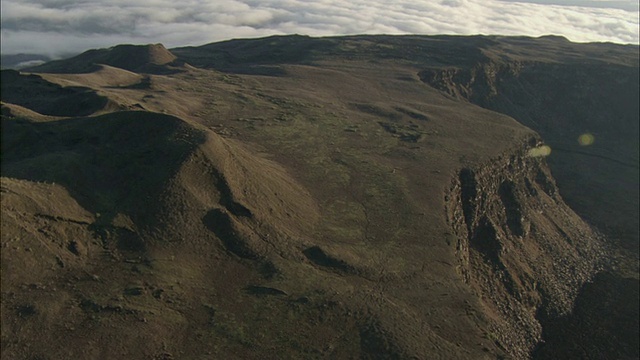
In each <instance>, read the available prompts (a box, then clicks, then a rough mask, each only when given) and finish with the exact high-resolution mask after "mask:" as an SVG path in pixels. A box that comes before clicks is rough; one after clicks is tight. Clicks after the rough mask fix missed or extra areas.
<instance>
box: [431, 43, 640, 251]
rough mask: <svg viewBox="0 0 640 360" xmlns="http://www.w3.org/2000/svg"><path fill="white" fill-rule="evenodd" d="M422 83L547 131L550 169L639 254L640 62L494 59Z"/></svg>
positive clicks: (581, 205) (578, 202) (572, 197)
mask: <svg viewBox="0 0 640 360" xmlns="http://www.w3.org/2000/svg"><path fill="white" fill-rule="evenodd" d="M561 56H562V55H559V57H560V58H561ZM620 59H621V60H620V61H625V59H627V58H626V57H621V58H620ZM554 60H555V59H554ZM420 76H421V79H422V80H423V81H425V82H427V83H429V84H431V85H432V86H434V87H436V88H438V89H440V90H442V91H444V92H446V93H448V94H450V95H451V96H454V97H457V98H460V99H467V100H469V101H471V102H473V103H475V104H478V105H480V106H482V107H485V108H488V109H492V110H495V111H498V112H502V113H505V114H508V115H510V116H513V117H514V118H515V119H517V120H518V121H520V122H521V123H523V124H524V125H526V126H529V127H530V128H532V129H534V130H536V131H537V132H539V133H540V135H541V136H542V137H543V138H544V139H545V142H546V143H547V144H548V145H549V146H550V147H551V149H552V151H553V153H552V156H550V157H549V159H548V160H549V165H550V167H551V170H552V171H553V173H554V176H555V178H556V179H557V180H558V183H559V187H560V190H561V192H562V194H563V197H564V198H565V199H566V201H567V202H568V203H569V204H570V205H571V206H572V207H573V208H574V209H576V211H577V212H578V213H579V214H581V215H582V216H584V217H585V218H587V219H588V220H589V221H590V222H591V223H593V224H594V225H596V226H598V228H600V229H601V230H602V231H604V232H605V233H607V235H609V236H610V237H611V238H612V239H618V240H620V243H621V245H622V246H624V247H627V248H628V249H634V248H636V247H637V242H638V232H637V229H638V226H639V223H638V216H637V214H638V196H639V194H638V187H637V184H638V180H639V178H640V176H639V170H638V148H639V143H638V136H637V134H638V131H639V128H638V126H639V125H638V124H639V121H638V113H639V107H638V106H639V105H638V103H639V102H638V98H639V94H638V88H639V83H638V81H639V80H638V79H639V73H638V65H637V60H636V63H635V64H634V63H633V60H632V59H631V60H629V62H626V63H625V62H623V63H620V64H608V63H605V62H604V61H600V62H599V61H595V60H593V59H589V60H585V61H582V62H578V60H569V61H567V62H565V63H561V62H558V61H557V60H555V61H553V60H546V61H545V60H535V58H534V59H530V60H524V59H513V58H512V59H507V60H495V59H490V58H488V59H487V60H486V61H485V62H480V63H478V64H476V65H475V66H473V67H451V68H446V69H430V70H425V71H423V72H421V73H420ZM581 136H583V138H580V137H581ZM584 136H586V138H585V137H584ZM585 139H586V140H585Z"/></svg>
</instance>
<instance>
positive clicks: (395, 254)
mask: <svg viewBox="0 0 640 360" xmlns="http://www.w3.org/2000/svg"><path fill="white" fill-rule="evenodd" d="M638 67H639V59H638V47H637V46H624V45H614V44H575V43H571V42H569V41H567V40H566V39H564V38H558V37H542V38H523V37H497V36H476V37H452V36H432V37H427V36H350V37H336V38H310V37H305V36H278V37H269V38H263V39H251V40H232V41H227V42H222V43H214V44H208V45H204V46H200V47H184V48H176V49H170V50H167V49H165V48H164V47H163V46H162V45H147V46H133V45H120V46H116V47H113V48H110V49H100V50H90V51H87V52H85V53H83V54H81V55H78V56H76V57H74V58H70V59H66V60H59V61H55V62H50V63H47V64H43V65H41V66H38V67H34V68H30V69H26V70H22V71H21V72H17V71H13V70H6V71H2V82H1V83H0V85H1V90H2V92H1V98H2V229H1V230H2V293H1V296H2V334H1V342H2V358H3V359H67V358H82V359H130V358H135V359H196V358H237V359H271V358H273V359H280V358H331V359H333V358H338V359H342V358H344V359H347V358H365V359H378V358H383V359H408V358H415V359H496V358H497V359H505V358H514V359H528V358H534V359H555V358H581V359H607V358H608V359H620V358H637V357H638V355H639V354H638V309H637V303H638V270H637V269H638V268H637V264H638V262H637V260H638V251H637V249H638V190H637V188H638V136H637V135H638V86H639V81H638ZM578 139H581V142H578ZM587 140H588V141H587ZM547 161H548V163H549V165H547ZM554 176H556V177H557V179H558V181H557V184H556V180H555V178H554ZM565 200H566V203H565ZM567 204H568V205H567Z"/></svg>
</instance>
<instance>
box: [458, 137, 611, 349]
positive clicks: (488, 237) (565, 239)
mask: <svg viewBox="0 0 640 360" xmlns="http://www.w3.org/2000/svg"><path fill="white" fill-rule="evenodd" d="M531 142H532V144H531V145H533V144H535V139H533V138H532V139H531ZM523 149H524V147H523ZM446 199H447V218H448V221H449V223H450V224H451V226H452V228H453V231H454V233H455V234H456V236H457V239H458V242H457V246H456V257H457V261H458V264H457V269H458V271H459V272H460V274H461V276H462V277H463V279H464V281H465V283H467V284H468V285H469V286H470V287H471V288H472V289H473V291H474V292H475V293H476V294H477V295H478V297H479V298H480V299H481V303H482V305H483V308H484V310H485V312H486V313H487V314H491V315H490V316H491V317H492V320H494V323H493V325H492V328H491V336H492V337H494V338H495V339H496V340H497V341H499V343H500V344H501V345H502V346H504V347H505V350H506V351H508V352H509V353H510V354H511V355H513V356H514V357H516V358H526V357H527V356H528V355H529V354H530V353H531V351H532V350H533V348H534V347H535V346H537V344H538V343H539V342H540V341H542V329H543V327H544V326H545V325H546V322H547V321H548V320H549V319H554V318H558V317H560V316H562V315H566V314H569V313H570V312H571V311H572V309H573V302H574V300H575V298H576V295H577V293H578V291H579V289H580V287H581V286H582V284H583V283H584V282H586V281H588V280H589V279H590V277H591V276H592V274H593V273H594V272H595V271H597V270H598V267H599V265H598V264H599V262H601V259H602V258H603V255H604V247H603V245H604V244H603V242H602V240H601V239H600V237H599V236H598V234H597V233H595V232H594V231H593V230H592V229H591V228H590V226H589V225H588V224H586V223H585V222H584V221H583V220H582V219H580V218H579V217H578V216H577V215H576V214H575V213H574V212H573V211H572V210H571V209H569V208H568V207H567V206H566V205H565V204H564V202H563V201H562V198H561V197H560V195H559V192H558V189H557V187H556V185H555V183H554V180H553V178H552V177H551V175H550V173H549V170H548V168H547V166H546V164H545V162H544V160H543V159H541V158H540V157H532V156H530V155H529V154H528V153H527V152H526V151H523V150H520V151H517V152H516V153H511V154H505V155H504V156H502V157H499V158H496V159H492V161H491V162H488V163H485V164H480V165H479V166H475V167H472V168H463V169H462V170H461V171H460V173H459V176H458V177H457V178H455V179H454V180H453V182H452V186H451V188H450V190H449V192H448V193H447V195H446Z"/></svg>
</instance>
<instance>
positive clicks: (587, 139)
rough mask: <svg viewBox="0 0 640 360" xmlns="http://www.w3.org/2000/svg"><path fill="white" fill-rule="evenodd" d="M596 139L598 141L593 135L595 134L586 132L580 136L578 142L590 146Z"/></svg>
mask: <svg viewBox="0 0 640 360" xmlns="http://www.w3.org/2000/svg"><path fill="white" fill-rule="evenodd" d="M594 141H596V137H595V136H593V134H589V133H584V134H582V135H580V136H578V143H579V144H580V145H582V146H589V145H591V144H593V142H594Z"/></svg>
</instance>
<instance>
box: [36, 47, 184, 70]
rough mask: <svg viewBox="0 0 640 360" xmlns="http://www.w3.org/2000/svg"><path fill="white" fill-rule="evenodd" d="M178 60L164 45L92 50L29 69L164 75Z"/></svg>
mask: <svg viewBox="0 0 640 360" xmlns="http://www.w3.org/2000/svg"><path fill="white" fill-rule="evenodd" d="M175 59H176V57H175V56H174V55H173V54H172V53H171V52H170V51H169V50H167V49H166V48H165V47H164V46H163V45H162V44H153V45H117V46H114V47H112V48H109V49H98V50H89V51H85V52H84V53H82V54H80V55H77V56H74V57H72V58H69V59H64V60H56V61H51V62H48V63H45V64H42V65H38V66H35V67H30V68H28V69H29V71H34V72H50V73H87V72H93V71H95V70H97V69H98V66H99V65H100V64H102V65H110V66H113V67H117V68H121V69H125V70H130V71H138V72H152V73H153V72H158V71H163V70H164V69H165V68H164V67H163V65H167V64H170V63H171V62H173V61H174V60H175Z"/></svg>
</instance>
